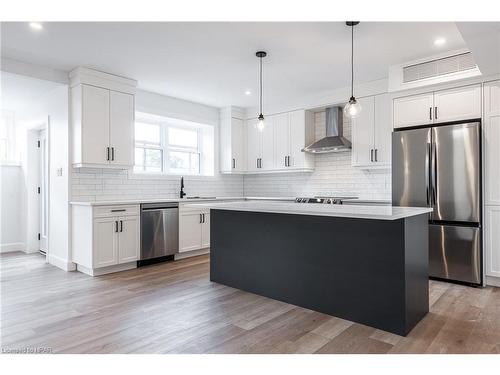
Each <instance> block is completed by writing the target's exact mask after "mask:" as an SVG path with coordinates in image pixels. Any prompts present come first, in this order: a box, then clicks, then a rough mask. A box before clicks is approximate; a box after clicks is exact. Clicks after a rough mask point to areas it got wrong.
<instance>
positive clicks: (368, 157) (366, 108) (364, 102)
mask: <svg viewBox="0 0 500 375" xmlns="http://www.w3.org/2000/svg"><path fill="white" fill-rule="evenodd" d="M358 101H359V104H361V108H363V111H362V112H361V113H360V115H359V116H358V117H356V118H355V119H353V120H352V165H354V166H368V165H370V164H372V161H374V160H375V159H374V152H375V150H374V147H373V143H374V127H375V99H374V97H373V96H371V97H367V98H361V99H358Z"/></svg>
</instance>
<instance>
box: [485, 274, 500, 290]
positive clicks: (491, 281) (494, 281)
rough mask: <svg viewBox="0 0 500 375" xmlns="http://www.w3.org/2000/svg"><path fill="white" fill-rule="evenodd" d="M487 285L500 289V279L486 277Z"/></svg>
mask: <svg viewBox="0 0 500 375" xmlns="http://www.w3.org/2000/svg"><path fill="white" fill-rule="evenodd" d="M486 285H489V286H496V287H499V288H500V277H494V276H486Z"/></svg>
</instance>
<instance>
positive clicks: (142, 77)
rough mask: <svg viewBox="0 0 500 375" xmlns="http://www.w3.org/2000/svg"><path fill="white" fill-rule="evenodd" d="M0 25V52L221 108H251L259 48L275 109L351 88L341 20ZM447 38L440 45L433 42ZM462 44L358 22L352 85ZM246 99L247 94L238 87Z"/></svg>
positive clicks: (396, 26)
mask: <svg viewBox="0 0 500 375" xmlns="http://www.w3.org/2000/svg"><path fill="white" fill-rule="evenodd" d="M43 27H44V28H43V30H41V31H35V30H32V29H30V28H29V26H28V24H27V23H20V22H17V23H2V33H1V37H2V40H1V41H2V55H3V56H5V57H9V58H12V59H17V60H21V61H25V62H30V63H34V64H40V65H44V66H48V67H51V68H55V69H60V70H64V71H69V70H71V69H73V68H75V67H76V66H86V67H90V68H96V69H99V70H103V71H107V72H110V73H115V74H119V75H123V76H127V77H130V78H133V79H136V80H138V82H139V88H141V89H144V90H148V91H153V92H157V93H160V94H164V95H170V96H174V97H178V98H182V99H186V100H191V101H195V102H200V103H204V104H208V105H213V106H218V107H222V106H225V105H238V106H243V107H251V106H255V105H256V104H257V101H258V96H257V92H258V59H257V58H256V57H255V52H256V51H257V50H260V49H263V50H265V51H267V52H268V54H269V55H268V57H267V58H265V60H264V83H265V88H264V91H265V92H264V94H265V98H264V101H265V102H268V103H276V102H279V103H282V102H284V101H286V100H294V101H297V99H300V97H301V96H302V95H310V94H314V93H317V92H327V91H328V90H333V89H338V88H342V87H346V86H348V85H349V80H350V67H349V63H350V29H349V28H348V27H346V26H345V24H344V23H342V22H323V23H321V22H315V23H310V22H309V23H306V22H304V23H297V22H293V23H291V22H281V23H280V22H271V23H254V22H251V23H241V22H240V23H221V22H215V23H207V22H203V23H184V22H183V23H168V22H161V23H153V22H137V23H112V22H105V23H95V22H80V23H44V24H43ZM437 37H443V38H446V40H447V43H446V44H445V45H444V46H441V47H436V46H434V43H433V42H434V39H436V38H437ZM463 47H465V43H464V41H463V39H462V37H461V35H460V33H459V31H458V30H457V27H456V26H455V24H454V23H451V22H439V23H430V22H425V23H415V22H405V23H394V22H393V23H391V22H377V23H375V22H362V23H360V24H359V26H357V27H356V28H355V69H356V70H355V79H356V82H368V81H373V80H377V79H381V78H385V77H387V73H388V66H389V65H391V64H396V63H401V62H404V61H408V60H413V59H417V58H421V57H426V56H429V55H433V54H435V53H440V52H443V51H445V50H454V49H459V48H463ZM247 89H249V90H251V91H252V95H250V96H246V95H245V94H244V91H245V90H247Z"/></svg>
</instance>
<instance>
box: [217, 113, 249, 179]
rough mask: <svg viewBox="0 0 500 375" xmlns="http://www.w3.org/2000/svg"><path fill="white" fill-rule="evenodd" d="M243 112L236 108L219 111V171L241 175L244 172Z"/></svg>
mask: <svg viewBox="0 0 500 375" xmlns="http://www.w3.org/2000/svg"><path fill="white" fill-rule="evenodd" d="M243 117H244V116H243V111H242V110H241V109H238V108H236V107H228V108H223V109H221V111H220V171H221V173H242V172H244V171H245V170H246V167H247V166H246V147H245V138H246V137H245V126H244V121H243Z"/></svg>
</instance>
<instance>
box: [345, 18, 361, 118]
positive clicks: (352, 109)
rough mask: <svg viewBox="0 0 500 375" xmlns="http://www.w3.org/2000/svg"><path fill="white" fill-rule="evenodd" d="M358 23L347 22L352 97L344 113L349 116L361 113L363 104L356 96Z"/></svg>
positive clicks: (353, 116) (352, 116)
mask: <svg viewBox="0 0 500 375" xmlns="http://www.w3.org/2000/svg"><path fill="white" fill-rule="evenodd" d="M357 24H359V21H347V22H346V25H347V26H350V27H351V97H350V98H349V103H347V104H346V105H345V107H344V115H346V116H347V117H349V118H355V117H356V116H358V115H359V114H360V113H361V104H359V103H358V101H357V100H356V98H355V97H354V26H356V25H357Z"/></svg>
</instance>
